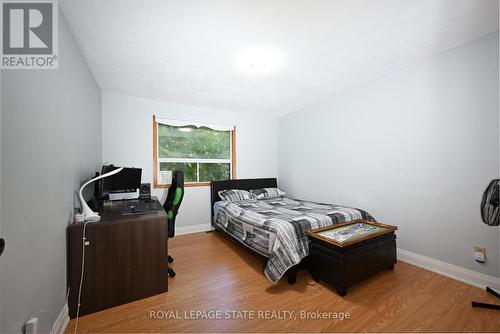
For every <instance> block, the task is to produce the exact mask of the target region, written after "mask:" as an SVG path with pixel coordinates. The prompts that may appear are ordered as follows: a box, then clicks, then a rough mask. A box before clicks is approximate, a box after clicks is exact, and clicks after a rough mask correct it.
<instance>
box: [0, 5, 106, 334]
mask: <svg viewBox="0 0 500 334" xmlns="http://www.w3.org/2000/svg"><path fill="white" fill-rule="evenodd" d="M1 145H2V146H1V161H2V167H1V178H2V188H1V192H2V195H1V196H2V197H1V198H2V211H1V220H2V234H3V236H4V237H5V238H6V240H7V248H6V253H5V254H4V256H3V258H2V269H1V270H2V282H1V283H2V286H1V288H2V293H3V295H2V299H1V304H2V323H1V328H0V332H1V333H11V332H12V333H14V332H20V331H21V330H22V326H23V324H24V322H25V321H26V320H27V319H29V317H30V315H31V314H33V313H34V312H36V311H38V310H42V309H48V310H50V311H51V313H52V315H53V317H54V318H56V317H57V316H58V315H59V312H60V311H61V309H62V307H63V305H64V303H65V298H66V226H67V224H68V223H69V222H70V220H71V217H72V213H73V212H72V211H73V207H74V201H73V198H74V192H75V191H76V190H77V189H78V188H79V186H80V184H81V182H82V180H84V179H87V178H89V177H90V176H92V175H93V173H94V171H95V170H97V167H98V166H99V165H100V161H101V93H100V89H99V87H98V86H97V84H96V82H95V80H94V78H93V76H92V74H91V72H90V70H89V68H88V66H87V63H86V61H85V59H84V58H83V56H82V55H81V53H80V50H79V49H78V47H77V45H76V44H75V43H74V41H73V37H72V36H71V33H70V31H69V28H68V25H67V23H66V21H65V20H64V18H63V16H62V14H60V15H59V69H58V70H5V71H3V72H2V122H1ZM39 317H40V321H41V323H40V328H41V330H42V331H43V330H46V329H47V328H48V327H49V326H50V321H51V320H55V319H51V318H50V316H49V314H48V313H42V314H40V315H39Z"/></svg>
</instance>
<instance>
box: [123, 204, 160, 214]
mask: <svg viewBox="0 0 500 334" xmlns="http://www.w3.org/2000/svg"><path fill="white" fill-rule="evenodd" d="M161 209H162V206H161V205H160V203H158V202H156V201H154V202H150V203H149V202H135V203H133V204H131V205H130V206H128V207H127V208H125V209H124V210H123V212H122V214H123V215H134V214H140V213H146V212H151V211H158V210H161Z"/></svg>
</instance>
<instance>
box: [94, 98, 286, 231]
mask: <svg viewBox="0 0 500 334" xmlns="http://www.w3.org/2000/svg"><path fill="white" fill-rule="evenodd" d="M102 111H103V114H102V126H103V134H102V135H103V137H102V140H103V142H102V145H103V146H102V159H103V163H113V164H115V165H117V166H129V167H131V166H135V167H140V168H142V181H143V182H149V183H153V126H152V122H153V115H157V116H162V117H172V118H176V119H186V120H193V121H200V122H210V123H217V122H220V123H221V124H233V125H235V126H236V175H237V177H238V178H253V177H276V176H277V173H278V163H277V159H276V157H277V154H278V150H277V123H276V119H275V118H270V117H265V116H252V115H248V114H240V113H235V112H228V111H223V110H214V109H207V108H201V107H193V106H186V105H179V104H173V103H167V102H159V101H152V100H147V99H142V98H135V97H126V96H120V95H115V94H110V93H103V98H102ZM152 194H153V195H154V196H157V197H158V198H160V200H161V201H162V203H163V201H164V199H165V197H166V194H167V189H153V191H152ZM209 228H210V187H190V188H186V191H185V196H184V200H183V204H182V206H181V209H180V211H179V216H178V219H177V225H176V229H177V232H180V233H182V232H188V231H199V230H207V229H209Z"/></svg>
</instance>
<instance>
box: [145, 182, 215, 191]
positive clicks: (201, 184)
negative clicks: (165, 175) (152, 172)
mask: <svg viewBox="0 0 500 334" xmlns="http://www.w3.org/2000/svg"><path fill="white" fill-rule="evenodd" d="M209 186H210V182H185V183H184V188H189V187H209ZM153 187H154V188H155V189H162V188H169V187H170V184H155V185H154V186H153Z"/></svg>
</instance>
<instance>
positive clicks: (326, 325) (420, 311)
mask: <svg viewBox="0 0 500 334" xmlns="http://www.w3.org/2000/svg"><path fill="white" fill-rule="evenodd" d="M170 253H171V255H173V256H174V258H175V262H174V268H175V270H176V272H177V276H176V277H175V278H173V279H171V280H170V282H169V291H168V292H167V293H164V294H160V295H157V296H153V297H150V298H146V299H143V300H139V301H136V302H133V303H129V304H126V305H122V306H119V307H115V308H112V309H109V310H105V311H101V312H97V313H94V314H90V315H87V316H85V317H82V318H80V320H79V323H78V332H80V333H118V332H120V333H134V332H190V333H193V332H358V331H363V332H415V331H418V332H500V313H499V312H498V311H493V310H486V309H477V308H472V307H471V306H470V301H471V300H482V301H487V302H495V300H494V298H492V297H491V296H490V295H488V294H487V293H486V292H485V291H482V290H480V289H478V288H475V287H472V286H469V285H466V284H464V283H461V282H458V281H455V280H452V279H449V278H446V277H444V276H440V275H438V274H435V273H432V272H429V271H426V270H423V269H420V268H417V267H414V266H412V265H409V264H406V263H404V262H398V264H397V265H396V267H395V269H394V270H393V271H389V270H388V271H386V272H382V273H379V274H377V275H375V276H373V277H371V278H369V279H367V280H365V281H363V282H361V283H359V284H357V285H355V286H353V287H352V288H350V289H348V294H347V296H345V297H343V298H342V297H340V296H338V295H337V294H336V293H335V292H334V290H333V289H332V288H330V287H329V286H327V285H324V284H322V283H318V284H315V282H314V281H313V280H312V279H311V277H309V276H308V275H307V273H306V272H305V271H304V272H301V273H299V277H298V279H297V283H296V284H295V285H292V286H290V285H288V283H287V282H286V279H282V280H281V281H279V282H278V283H277V284H271V283H270V282H269V281H268V280H267V279H266V278H265V276H264V274H263V269H264V267H263V264H262V262H261V260H260V259H259V258H258V257H256V256H254V255H253V254H252V253H250V252H249V251H248V250H246V249H244V248H243V247H241V246H240V245H237V244H234V243H233V242H231V241H229V240H227V239H225V238H224V237H223V236H221V235H220V234H218V233H216V232H214V233H195V234H190V235H183V236H177V237H175V238H173V239H171V241H170ZM217 310H218V311H220V312H221V313H222V314H224V312H226V311H229V312H231V311H254V315H256V314H257V313H258V312H259V311H261V312H264V311H272V310H281V311H292V312H293V318H292V319H257V317H256V319H246V320H245V319H243V320H241V319H220V320H209V319H200V318H198V319H193V320H186V319H182V320H178V319H154V318H151V317H150V311H166V312H168V311H177V312H179V313H180V314H181V315H182V316H183V315H184V311H186V312H190V311H217ZM301 311H308V312H311V314H315V313H314V312H316V311H321V312H344V313H345V312H349V313H350V318H349V319H344V320H338V319H337V320H335V319H301V317H300V314H301V313H300V312H301ZM74 326H75V321H74V320H71V321H70V323H69V324H68V327H67V328H66V332H67V333H72V332H73V330H74Z"/></svg>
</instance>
